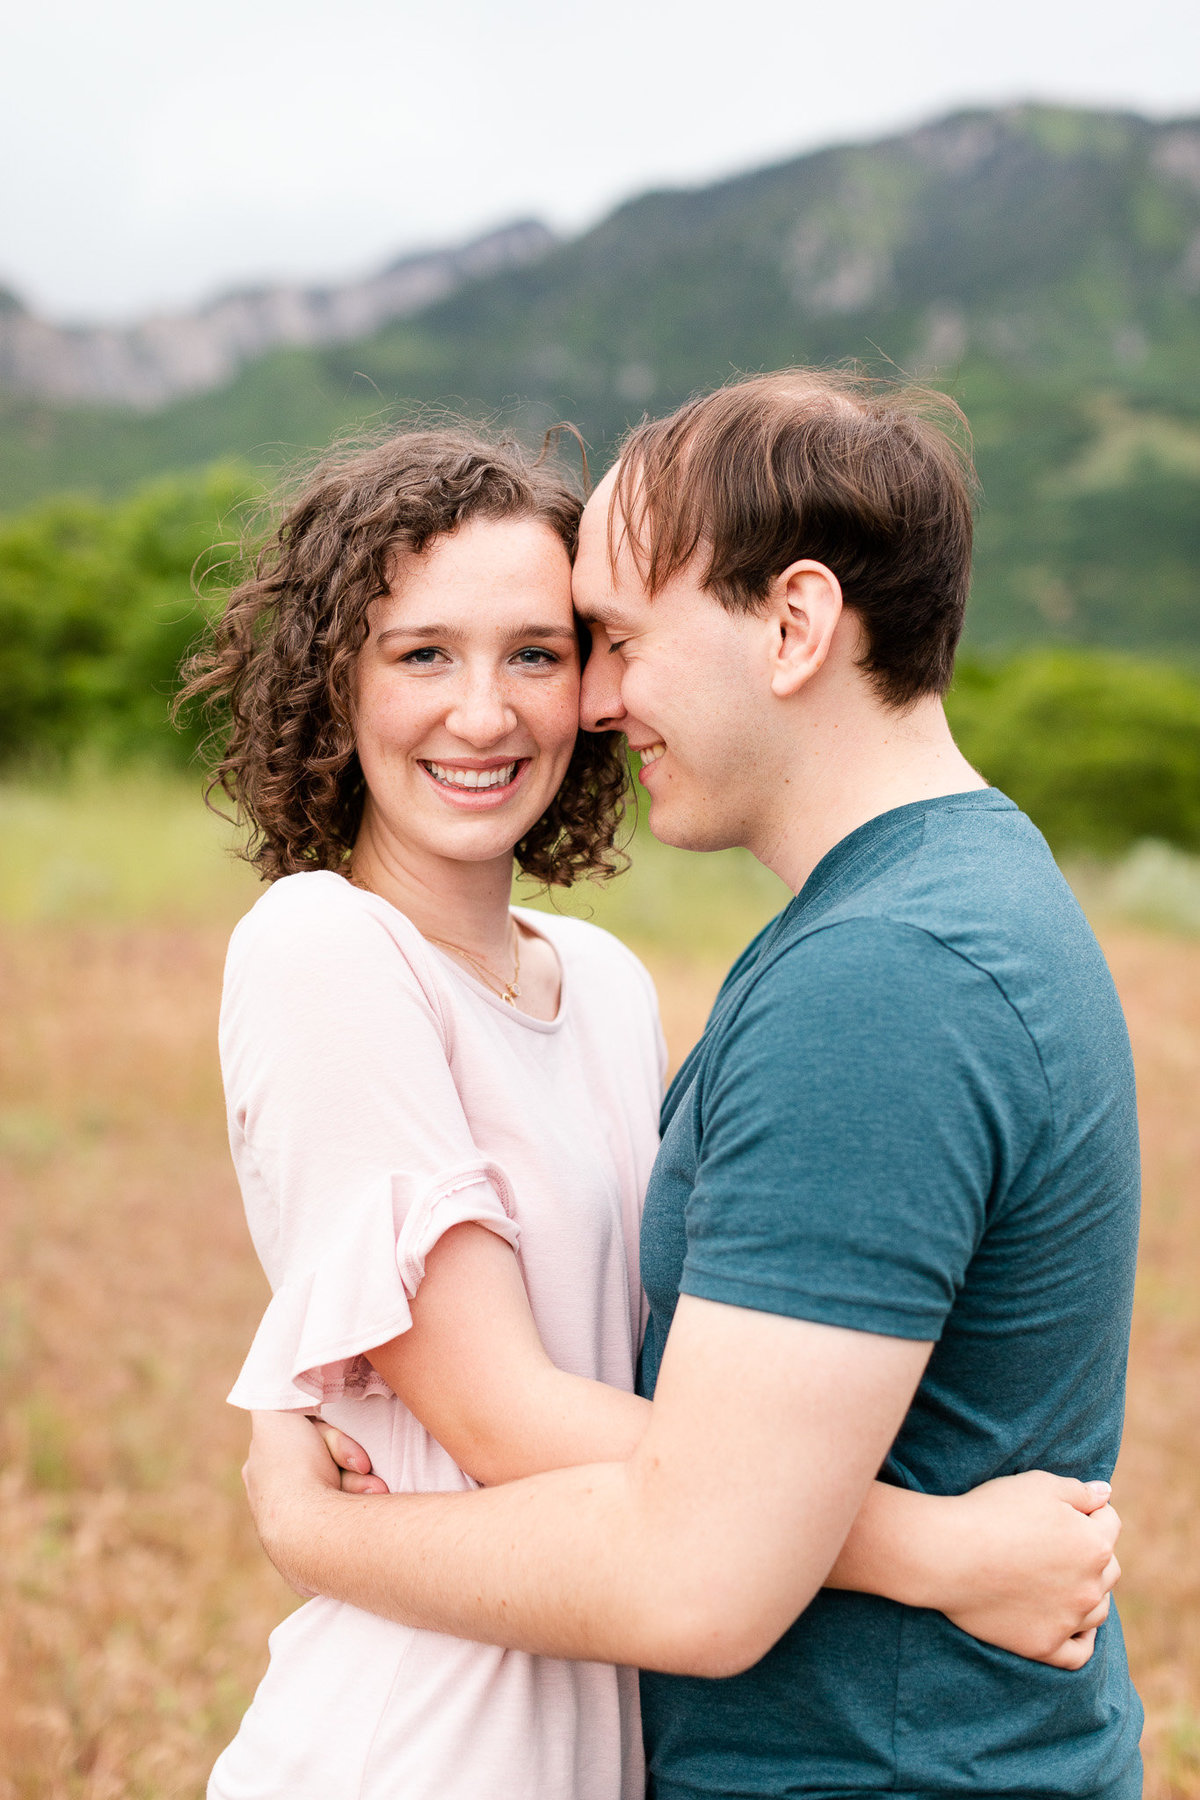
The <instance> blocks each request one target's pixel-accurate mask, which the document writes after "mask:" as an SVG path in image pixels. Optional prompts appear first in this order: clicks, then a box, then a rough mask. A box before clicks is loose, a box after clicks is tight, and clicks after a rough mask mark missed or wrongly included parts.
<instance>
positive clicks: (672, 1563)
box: [258, 1463, 819, 1674]
mask: <svg viewBox="0 0 1200 1800" xmlns="http://www.w3.org/2000/svg"><path fill="white" fill-rule="evenodd" d="M258 1525H259V1530H260V1534H261V1536H262V1539H263V1543H264V1546H265V1548H266V1549H267V1551H268V1554H269V1555H271V1557H272V1559H273V1560H274V1561H275V1562H276V1564H277V1566H278V1567H279V1568H280V1570H281V1571H282V1573H283V1574H285V1575H286V1576H287V1577H288V1579H289V1580H291V1581H292V1582H293V1583H294V1584H295V1585H296V1586H298V1587H301V1588H305V1589H308V1590H309V1591H312V1592H317V1593H321V1594H326V1595H328V1596H330V1597H331V1598H333V1599H338V1600H344V1601H347V1602H349V1603H350V1604H351V1605H355V1606H360V1607H362V1608H363V1609H364V1610H365V1611H368V1612H373V1613H378V1614H380V1615H382V1616H383V1617H386V1618H391V1619H395V1620H397V1621H398V1622H399V1623H401V1624H405V1625H411V1626H415V1627H418V1628H421V1629H424V1630H429V1631H440V1632H446V1633H448V1634H449V1635H451V1636H456V1637H464V1638H471V1639H474V1640H476V1641H478V1642H482V1643H492V1644H499V1645H501V1646H503V1647H504V1648H506V1649H515V1650H526V1651H529V1652H532V1653H534V1654H539V1655H545V1656H560V1657H568V1658H576V1659H581V1660H584V1661H589V1662H592V1661H594V1662H614V1663H625V1664H632V1665H636V1666H638V1667H642V1668H656V1669H665V1670H670V1671H672V1672H676V1673H697V1674H727V1673H732V1672H733V1670H734V1668H736V1667H737V1666H744V1664H745V1662H747V1661H752V1660H754V1651H755V1650H759V1653H761V1650H760V1649H759V1646H757V1645H753V1646H750V1647H748V1648H745V1649H744V1648H743V1646H742V1645H741V1644H740V1643H739V1642H737V1641H733V1640H734V1637H735V1635H736V1634H730V1633H729V1632H727V1631H722V1630H721V1628H720V1623H719V1620H720V1617H721V1615H720V1603H721V1596H720V1594H719V1591H716V1590H719V1588H720V1580H719V1576H718V1575H717V1574H716V1573H715V1572H714V1571H713V1569H712V1568H711V1567H710V1568H708V1569H707V1570H704V1569H700V1568H696V1567H694V1566H693V1567H692V1568H691V1569H685V1568H684V1567H682V1566H681V1564H682V1563H683V1562H684V1560H685V1559H680V1558H676V1557H674V1556H672V1555H671V1554H670V1550H669V1547H668V1546H667V1545H666V1544H665V1543H663V1542H662V1541H661V1540H660V1537H659V1534H658V1533H657V1532H656V1531H655V1529H654V1527H653V1523H652V1521H649V1520H648V1519H647V1508H646V1502H645V1497H644V1495H643V1494H642V1493H640V1492H639V1483H638V1479H637V1477H636V1475H634V1474H633V1473H632V1472H631V1469H630V1465H628V1464H616V1463H601V1464H595V1465H592V1466H590V1467H586V1468H575V1469H562V1470H556V1471H554V1472H552V1473H549V1474H545V1475H537V1476H533V1477H531V1478H530V1479H529V1480H526V1481H520V1482H512V1483H510V1484H509V1485H507V1486H505V1487H502V1488H494V1489H481V1490H478V1491H475V1492H472V1493H467V1494H397V1495H386V1496H368V1497H357V1496H353V1495H348V1494H341V1493H339V1492H337V1491H336V1490H334V1489H331V1488H325V1489H322V1490H321V1491H320V1492H318V1493H313V1492H312V1491H311V1490H305V1491H304V1493H303V1494H302V1495H301V1496H300V1497H297V1496H295V1495H294V1494H293V1495H289V1496H288V1497H287V1498H286V1499H281V1500H279V1501H277V1502H272V1503H270V1504H268V1505H267V1506H265V1507H260V1508H259V1511H258ZM817 1580H819V1576H816V1577H815V1578H814V1591H815V1587H816V1582H817ZM763 1647H765V1646H763Z"/></svg>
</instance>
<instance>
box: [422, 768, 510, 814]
mask: <svg viewBox="0 0 1200 1800" xmlns="http://www.w3.org/2000/svg"><path fill="white" fill-rule="evenodd" d="M530 761H531V758H529V757H528V756H515V757H511V758H509V759H508V760H506V761H500V760H499V759H497V760H495V761H492V762H488V763H483V764H479V763H458V762H437V761H435V760H434V759H433V758H432V757H419V758H418V763H419V766H420V769H421V772H422V774H423V775H424V776H425V779H426V780H427V781H428V782H429V784H430V786H431V787H434V788H436V790H437V792H438V794H439V795H440V796H441V797H442V799H443V800H446V801H448V802H449V804H450V805H451V806H456V807H460V808H462V809H463V810H464V811H466V812H486V811H487V810H489V809H490V808H491V807H494V806H502V805H503V804H504V802H505V801H506V800H508V799H510V798H511V797H512V795H513V794H514V793H515V792H516V791H517V789H518V788H519V787H520V785H521V781H522V778H523V777H524V774H525V771H526V770H527V769H528V767H529V765H530Z"/></svg>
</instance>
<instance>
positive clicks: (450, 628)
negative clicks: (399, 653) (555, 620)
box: [375, 622, 575, 644]
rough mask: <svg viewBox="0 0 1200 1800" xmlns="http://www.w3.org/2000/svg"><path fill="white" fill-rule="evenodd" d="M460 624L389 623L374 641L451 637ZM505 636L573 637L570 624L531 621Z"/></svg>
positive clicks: (458, 633) (573, 632) (455, 633)
mask: <svg viewBox="0 0 1200 1800" xmlns="http://www.w3.org/2000/svg"><path fill="white" fill-rule="evenodd" d="M462 630H463V627H462V626H461V625H439V624H436V623H435V624H430V625H389V626H388V628H387V630H386V631H381V632H380V633H379V636H378V637H377V638H376V640H375V641H376V643H379V644H382V643H385V642H386V641H387V639H388V638H392V637H406V638H453V637H458V636H460V635H461V633H462ZM504 635H505V637H506V638H573V637H574V636H575V631H574V627H573V626H571V625H542V624H538V623H536V622H535V623H533V624H529V625H518V626H517V628H516V629H515V630H514V631H507V632H505V634H504Z"/></svg>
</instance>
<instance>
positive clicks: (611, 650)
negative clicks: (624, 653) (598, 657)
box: [608, 638, 629, 656]
mask: <svg viewBox="0 0 1200 1800" xmlns="http://www.w3.org/2000/svg"><path fill="white" fill-rule="evenodd" d="M628 642H629V639H628V638H610V639H609V644H608V654H609V655H610V656H612V655H614V654H615V653H616V651H618V650H623V649H624V648H625V646H626V644H627V643H628Z"/></svg>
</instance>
